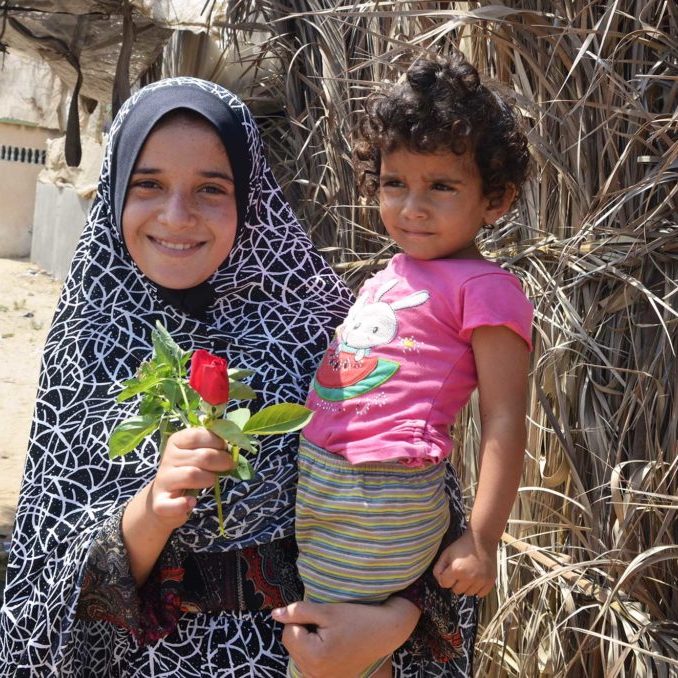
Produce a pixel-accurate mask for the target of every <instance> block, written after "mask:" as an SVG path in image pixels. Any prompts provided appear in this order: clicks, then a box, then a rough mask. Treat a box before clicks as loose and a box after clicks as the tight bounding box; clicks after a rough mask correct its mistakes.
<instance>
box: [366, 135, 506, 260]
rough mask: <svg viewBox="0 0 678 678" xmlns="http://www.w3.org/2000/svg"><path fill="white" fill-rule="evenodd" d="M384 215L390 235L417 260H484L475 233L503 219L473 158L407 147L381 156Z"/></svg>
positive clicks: (380, 190) (381, 205)
mask: <svg viewBox="0 0 678 678" xmlns="http://www.w3.org/2000/svg"><path fill="white" fill-rule="evenodd" d="M379 211H380V214H381V218H382V221H383V222H384V226H385V227H386V230H387V231H388V233H389V235H390V236H391V237H392V238H393V240H395V242H396V243H397V244H398V245H399V246H400V248H401V249H402V250H403V252H405V253H406V254H408V255H410V256H411V257H413V258H415V259H443V258H459V259H477V258H480V253H479V252H478V249H477V247H476V244H475V237H476V234H477V233H478V231H479V230H480V228H481V227H482V226H483V225H484V224H486V223H492V222H493V221H495V220H496V219H497V218H498V216H500V214H497V213H496V208H495V209H490V200H489V198H487V197H485V196H484V195H483V191H482V182H481V179H480V173H479V171H478V167H477V165H476V162H475V160H474V159H473V157H472V156H471V155H469V154H465V155H461V156H460V155H456V154H454V153H452V152H443V153H435V154H433V153H413V152H412V151H408V150H407V149H404V148H398V149H396V150H394V151H392V152H390V153H383V154H382V157H381V174H380V178H379ZM504 211H505V210H504Z"/></svg>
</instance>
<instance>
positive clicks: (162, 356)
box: [151, 321, 187, 371]
mask: <svg viewBox="0 0 678 678" xmlns="http://www.w3.org/2000/svg"><path fill="white" fill-rule="evenodd" d="M151 339H152V340H153V351H154V355H155V357H156V358H157V359H158V362H159V363H160V364H165V365H171V366H172V367H173V368H176V369H177V371H178V368H179V365H180V364H182V360H184V359H185V358H186V355H185V353H187V352H184V351H182V350H181V348H180V347H179V345H178V344H177V343H176V342H175V341H174V339H172V337H171V336H170V333H169V332H168V331H167V330H166V329H165V328H164V327H163V326H162V324H161V323H160V321H157V322H156V323H155V329H154V330H153V332H152V333H151Z"/></svg>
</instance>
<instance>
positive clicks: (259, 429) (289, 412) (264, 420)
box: [242, 403, 313, 436]
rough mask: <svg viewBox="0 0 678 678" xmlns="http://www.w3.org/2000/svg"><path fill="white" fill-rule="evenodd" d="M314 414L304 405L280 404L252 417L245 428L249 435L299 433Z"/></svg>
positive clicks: (266, 408)
mask: <svg viewBox="0 0 678 678" xmlns="http://www.w3.org/2000/svg"><path fill="white" fill-rule="evenodd" d="M312 416H313V412H312V411H311V410H309V409H308V408H307V407H304V406H303V405H296V404H294V403H279V404H278V405H270V406H269V407H265V408H264V409H263V410H260V411H259V412H257V413H255V414H253V415H252V417H251V418H250V419H249V421H248V422H247V423H246V424H245V425H244V426H243V428H242V430H243V433H247V434H248V435H260V436H261V435H271V434H273V433H289V432H290V431H298V430H299V429H300V428H303V427H304V426H306V424H308V422H309V421H310V420H311V417H312Z"/></svg>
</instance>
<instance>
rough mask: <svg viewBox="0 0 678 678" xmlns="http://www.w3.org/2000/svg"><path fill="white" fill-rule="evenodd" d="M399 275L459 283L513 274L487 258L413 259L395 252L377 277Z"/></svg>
mask: <svg viewBox="0 0 678 678" xmlns="http://www.w3.org/2000/svg"><path fill="white" fill-rule="evenodd" d="M393 275H396V276H400V277H403V278H407V279H428V280H430V281H431V282H432V283H436V282H437V283H439V284H442V285H448V284H450V283H451V282H452V283H454V284H456V285H460V284H463V283H464V282H465V281H467V280H472V279H474V278H479V277H484V276H487V275H505V276H508V277H513V274H512V273H510V272H509V271H506V270H504V269H503V268H502V267H501V266H500V265H499V264H497V263H496V262H494V261H488V260H487V259H426V260H424V259H413V258H412V257H408V256H407V255H406V254H396V255H395V256H394V257H393V258H392V259H391V260H390V261H389V263H388V265H387V266H386V268H385V269H384V270H383V271H381V272H380V274H379V277H380V278H381V277H384V276H393Z"/></svg>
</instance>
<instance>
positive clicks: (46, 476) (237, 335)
mask: <svg viewBox="0 0 678 678" xmlns="http://www.w3.org/2000/svg"><path fill="white" fill-rule="evenodd" d="M177 108H190V109H192V110H194V111H197V112H198V113H200V114H202V115H203V116H204V117H206V118H207V119H208V120H209V121H210V122H212V124H213V125H214V126H215V127H216V129H217V132H218V133H219V135H220V136H221V138H222V140H223V142H224V146H225V147H226V149H227V151H228V154H229V157H230V160H231V166H232V168H233V171H234V174H235V183H236V199H237V201H238V230H237V235H236V241H235V244H234V247H233V249H232V251H231V253H230V255H229V256H228V258H227V260H226V261H225V262H224V263H223V264H222V265H221V266H220V267H219V269H218V270H217V271H216V272H215V273H214V274H213V275H212V277H211V278H210V279H209V280H208V281H207V284H206V285H202V286H199V287H198V288H195V289H194V290H190V291H188V292H187V293H186V295H181V294H178V295H177V294H175V293H172V292H169V291H167V290H163V289H159V288H157V287H156V286H155V285H154V284H153V283H152V282H151V281H150V280H148V279H147V278H145V276H144V275H143V274H142V273H141V272H140V270H139V269H138V268H137V266H136V265H135V264H134V262H133V261H132V260H131V258H130V256H129V254H128V252H127V249H126V247H125V246H124V243H123V240H122V235H121V229H120V224H119V218H120V214H121V212H122V206H123V203H124V192H125V189H126V184H127V181H128V178H129V174H130V172H131V169H132V167H133V165H134V162H135V159H136V157H137V154H138V152H139V151H140V149H141V147H142V145H143V142H144V140H145V138H146V136H147V135H148V133H149V131H150V130H151V128H152V127H153V125H154V124H155V122H156V121H157V120H158V119H159V118H160V117H161V116H162V115H164V114H165V113H167V112H169V111H171V110H174V109H177ZM184 296H185V297H186V298H184ZM349 299H350V294H349V292H348V291H347V290H346V288H345V287H344V285H343V284H342V283H341V281H340V280H339V279H338V278H337V276H336V275H335V274H334V273H333V272H332V271H331V270H330V268H329V267H328V265H327V264H326V263H325V262H324V261H323V259H322V258H321V257H320V256H319V254H318V253H317V252H316V251H315V250H314V248H313V246H312V244H311V242H310V240H309V238H308V237H307V235H306V234H305V232H304V231H303V229H302V228H301V226H300V225H299V223H298V222H297V220H296V218H295V216H294V214H293V213H292V211H291V209H290V207H289V205H288V204H287V202H286V201H285V199H284V197H283V194H282V192H281V190H280V188H279V186H278V185H277V183H276V181H275V179H274V177H273V175H272V173H271V170H270V167H269V165H268V163H267V161H266V159H265V158H264V156H263V154H262V144H261V139H260V136H259V133H258V130H257V128H256V125H255V123H254V121H253V120H252V117H251V114H250V112H249V111H248V109H247V108H246V107H245V106H244V104H243V103H242V102H241V101H240V100H239V99H238V98H237V97H235V96H234V95H233V94H232V93H230V92H228V91H227V90H225V89H223V88H221V87H219V86H217V85H215V84H213V83H209V82H205V81H202V80H197V79H193V78H175V79H171V80H164V81H161V82H158V83H154V84H152V85H149V86H147V87H145V88H143V89H142V90H140V91H139V92H138V93H136V94H135V95H133V96H132V97H131V98H130V99H129V100H128V101H127V102H126V103H125V104H124V106H123V107H122V108H121V110H120V112H119V113H118V115H117V117H116V119H115V121H114V122H113V125H112V127H111V133H110V139H109V145H108V148H107V152H106V157H105V160H104V164H103V168H102V172H101V178H100V181H99V187H98V191H97V195H96V198H95V200H94V203H93V205H92V208H91V211H90V214H89V218H88V222H87V225H86V227H85V230H84V232H83V234H82V238H81V240H80V244H79V246H78V248H77V251H76V254H75V257H74V260H73V263H72V267H71V271H70V273H69V275H68V278H67V280H66V282H65V285H64V289H63V292H62V295H61V299H60V302H59V305H58V307H57V310H56V314H55V317H54V321H53V325H52V328H51V330H50V333H49V336H48V338H47V343H46V345H45V350H44V356H43V364H42V372H41V377H40V385H39V390H38V396H37V403H36V410H35V417H34V421H33V427H32V431H31V438H30V445H29V452H28V458H27V462H26V468H25V474H24V480H23V485H22V488H21V496H20V501H19V506H18V511H17V518H16V524H15V529H14V533H13V537H12V546H11V549H10V561H9V569H8V573H7V586H6V589H5V604H4V607H3V608H2V613H1V614H0V665H1V664H2V663H3V660H7V661H9V659H8V658H9V657H10V656H11V655H14V656H16V655H15V653H16V652H17V650H19V651H21V652H22V653H24V654H23V656H24V657H26V656H28V655H30V652H31V650H30V645H31V643H32V640H35V639H38V638H39V639H40V640H39V641H38V642H39V643H44V642H48V643H51V644H52V645H53V646H54V645H55V644H56V645H58V644H60V643H62V642H63V637H62V636H63V635H64V633H63V632H65V633H66V635H67V633H68V631H67V629H68V627H69V624H70V623H72V619H73V615H74V614H75V606H76V604H77V597H78V594H79V589H80V581H81V577H82V572H83V566H84V563H85V561H86V556H87V552H88V548H89V544H90V543H91V540H92V537H93V536H94V535H95V534H96V533H97V531H98V530H99V529H100V526H101V524H102V522H103V521H104V520H105V519H106V518H107V517H108V516H110V515H112V514H113V513H114V512H116V510H119V509H120V508H121V507H122V506H123V505H124V503H125V502H126V501H127V500H129V499H130V498H131V497H132V496H134V495H135V494H136V493H137V492H138V491H139V490H140V489H141V488H142V486H143V485H144V484H146V483H148V482H149V481H150V480H151V479H152V478H153V476H154V473H155V470H156V467H157V463H158V456H157V441H156V440H151V439H149V440H147V441H145V443H143V444H142V445H141V446H140V448H139V449H138V450H137V451H135V452H134V453H131V454H129V455H127V456H126V457H125V458H122V459H116V460H115V461H110V460H109V458H108V451H107V441H108V437H109V435H110V432H111V430H112V429H113V427H114V426H115V425H116V424H117V423H118V422H119V421H121V420H122V419H124V418H126V417H128V416H131V415H132V414H133V413H135V410H136V407H137V403H136V402H134V401H132V402H126V403H122V404H117V403H116V402H115V397H116V395H117V393H118V392H119V389H120V384H121V382H122V381H124V380H125V379H127V378H129V377H130V376H132V375H133V374H134V372H135V370H136V369H137V367H138V366H139V364H140V362H142V361H143V360H146V359H148V358H149V357H150V355H151V330H152V328H153V327H154V326H155V322H156V320H160V321H161V322H162V323H163V324H164V325H165V327H167V329H168V330H169V331H170V333H171V334H172V336H173V337H174V339H175V340H176V341H177V342H178V343H179V344H180V345H181V346H182V347H184V348H205V349H207V350H209V351H212V352H214V353H216V354H218V355H221V356H223V357H226V358H227V359H228V361H229V364H230V365H232V366H239V367H248V368H252V369H254V370H255V371H256V375H255V376H254V377H253V379H252V382H251V384H252V386H253V387H254V388H255V390H256V391H257V392H258V394H259V398H258V399H257V400H256V401H254V402H253V403H251V405H250V407H251V409H253V410H256V409H258V408H259V407H263V406H265V405H269V404H273V403H275V402H281V401H289V402H304V400H305V397H306V391H307V389H308V385H309V381H310V378H311V376H312V373H313V371H314V368H315V366H316V364H317V363H318V361H319V359H320V356H321V353H322V351H323V350H324V348H325V346H326V344H327V340H328V337H329V336H330V335H331V333H332V331H333V329H334V327H336V326H337V325H338V324H339V322H340V321H341V320H342V318H343V316H344V315H345V313H346V311H347V310H348V306H349ZM295 457H296V438H295V436H293V435H289V436H272V437H269V438H265V439H263V441H262V445H261V449H260V452H259V454H258V455H257V457H256V458H255V459H254V466H255V470H256V476H255V478H254V479H253V480H252V481H249V482H242V483H235V482H233V481H231V480H225V481H224V483H223V486H222V496H223V500H224V510H225V516H224V517H225V524H226V530H227V535H228V536H227V538H226V539H222V538H218V537H217V536H216V534H217V522H216V509H215V505H214V502H213V500H212V497H211V493H209V492H207V493H205V494H204V495H203V496H202V497H201V499H200V501H199V503H198V506H197V507H196V510H195V511H194V512H193V515H192V517H191V519H190V520H189V522H188V523H187V524H186V525H185V526H184V527H183V528H181V529H180V530H178V531H177V532H176V533H175V536H174V539H175V540H177V541H178V542H179V543H180V545H181V547H182V548H186V549H191V550H194V551H214V550H230V549H240V548H243V547H246V546H250V545H254V544H261V543H266V542H270V541H272V540H274V539H277V538H280V537H283V536H285V535H288V534H291V533H292V531H293V495H294V483H295V480H296V471H295ZM52 649H53V650H54V649H55V648H54V647H53V648H52ZM5 653H6V654H5ZM25 653H28V655H27V654H25ZM38 654H41V652H38ZM47 654H50V653H49V652H48V653H47ZM52 656H53V655H52ZM29 665H30V662H29ZM0 673H1V671H0Z"/></svg>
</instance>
